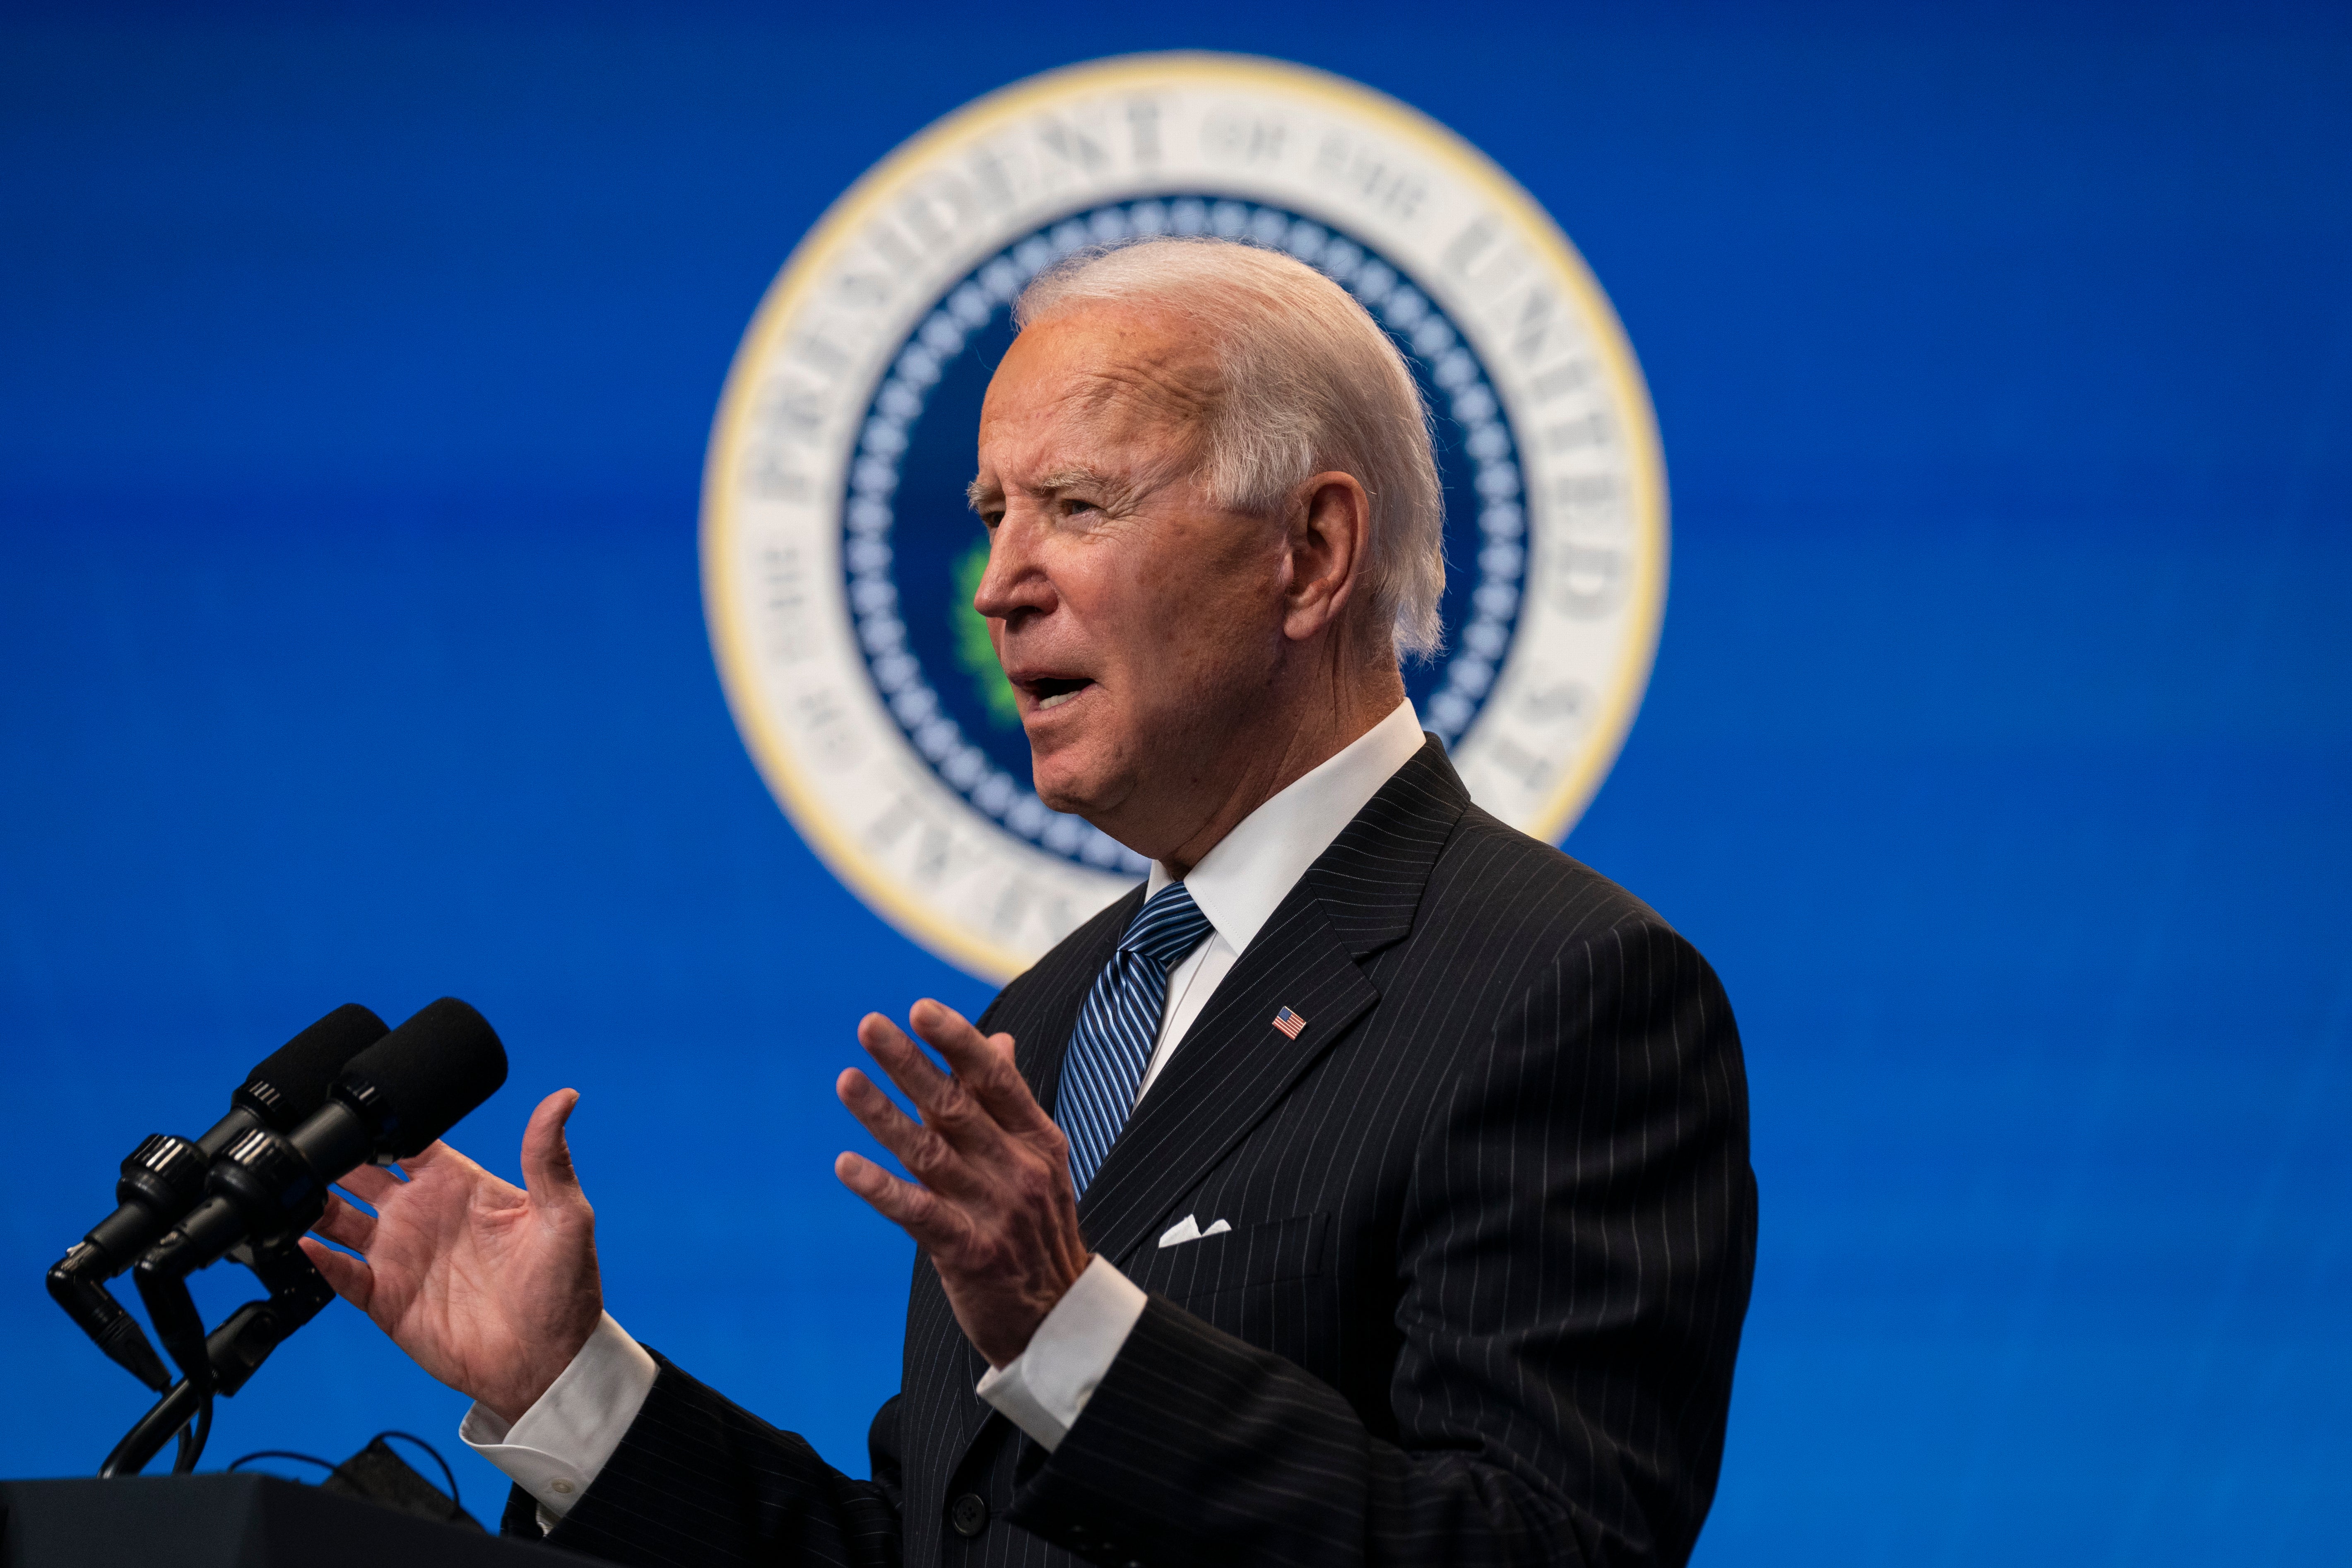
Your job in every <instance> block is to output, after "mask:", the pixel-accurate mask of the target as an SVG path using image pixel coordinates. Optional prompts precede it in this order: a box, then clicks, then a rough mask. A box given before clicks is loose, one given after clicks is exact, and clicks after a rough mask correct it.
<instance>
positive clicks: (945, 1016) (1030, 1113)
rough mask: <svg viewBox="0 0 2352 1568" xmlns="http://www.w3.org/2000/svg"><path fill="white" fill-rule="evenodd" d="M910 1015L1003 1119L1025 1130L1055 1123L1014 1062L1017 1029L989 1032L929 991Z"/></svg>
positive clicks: (1000, 1120)
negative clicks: (1014, 1037)
mask: <svg viewBox="0 0 2352 1568" xmlns="http://www.w3.org/2000/svg"><path fill="white" fill-rule="evenodd" d="M908 1022H909V1023H911V1024H913V1025H914V1026H915V1032H916V1033H917V1034H919V1035H921V1036H922V1037H923V1039H924V1040H928V1041H929V1043H930V1044H931V1046H932V1047H933V1048H934V1049H935V1050H937V1051H939V1053H940V1055H941V1056H944V1057H946V1058H947V1060H948V1065H949V1066H950V1067H952V1068H954V1069H955V1075H956V1078H957V1079H958V1080H959V1081H960V1082H962V1083H963V1084H964V1085H965V1086H966V1087H967V1088H968V1089H969V1090H970V1091H971V1095H972V1097H973V1098H974V1099H975V1100H977V1101H979V1102H980V1104H981V1106H982V1109H984V1110H985V1111H987V1113H989V1115H990V1116H991V1117H992V1118H993V1119H994V1120H995V1122H996V1124H997V1125H999V1126H1001V1127H1003V1129H1004V1130H1005V1131H1007V1132H1009V1133H1018V1134H1024V1135H1025V1134H1034V1133H1038V1132H1041V1131H1043V1130H1044V1129H1045V1128H1049V1127H1051V1126H1052V1125H1053V1124H1054V1119H1053V1118H1052V1117H1051V1116H1048V1115H1046V1114H1045V1107H1044V1106H1042V1105H1040V1104H1038V1103H1037V1097H1036V1096H1035V1095H1034V1094H1032V1093H1030V1092H1029V1085H1028V1084H1027V1083H1026V1082H1024V1081H1023V1080H1022V1077H1021V1070H1020V1069H1019V1068H1018V1067H1017V1066H1015V1065H1014V1064H1013V1037H1012V1036H1011V1035H1009V1034H993V1035H983V1034H982V1033H981V1032H980V1030H978V1029H976V1028H974V1027H973V1026H972V1025H971V1023H970V1022H969V1021H967V1020H966V1019H965V1018H964V1016H963V1015H962V1014H961V1013H960V1012H958V1011H956V1010H955V1009H953V1008H951V1007H948V1006H947V1005H945V1004H944V1003H940V1002H935V1001H933V1000H931V999H930V998H928V997H926V998H923V999H922V1000H921V1001H919V1002H917V1003H916V1004H915V1006H914V1008H913V1009H912V1010H911V1011H910V1012H909V1013H908Z"/></svg>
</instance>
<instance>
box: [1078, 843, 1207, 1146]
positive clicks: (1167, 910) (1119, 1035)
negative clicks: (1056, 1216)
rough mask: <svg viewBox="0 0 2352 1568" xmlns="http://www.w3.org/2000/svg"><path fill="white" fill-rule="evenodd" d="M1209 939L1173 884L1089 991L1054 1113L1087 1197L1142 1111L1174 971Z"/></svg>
mask: <svg viewBox="0 0 2352 1568" xmlns="http://www.w3.org/2000/svg"><path fill="white" fill-rule="evenodd" d="M1208 934H1209V917H1208V916H1207V915H1203V914H1202V913H1201V906H1200V905H1199V904H1194V903H1193V902H1192V894H1189V893H1187V892H1185V891H1184V884H1183V883H1181V882H1171V883H1169V884H1168V885H1167V886H1166V887H1163V888H1161V889H1160V891H1159V892H1158V893H1155V894H1152V895H1151V897H1150V900H1148V901H1147V902H1146V903H1145V904H1144V905H1143V907H1142V908H1141V909H1139V910H1138V911H1137V912H1136V915H1135V919H1134V920H1133V921H1132V922H1131V923H1129V925H1128V928H1127V935H1126V936H1122V937H1120V938H1119V943H1118V952H1116V953H1114V954H1112V955H1111V956H1110V962H1109V963H1108V964H1105V965H1104V966H1103V969H1102V973H1101V974H1099V975H1097V976H1096V977H1095V987H1094V989H1093V990H1091V991H1088V992H1087V1005H1086V1006H1085V1007H1084V1008H1082V1009H1079V1011H1078V1027H1077V1030H1076V1032H1074V1033H1073V1034H1072V1035H1071V1036H1070V1049H1069V1051H1068V1053H1067V1054H1066V1056H1065V1057H1064V1059H1063V1062H1062V1087H1061V1092H1060V1093H1059V1095H1058V1096H1056V1100H1055V1107H1054V1119H1055V1121H1057V1122H1059V1123H1061V1124H1062V1131H1063V1133H1064V1134H1066V1136H1067V1137H1068V1138H1069V1140H1070V1185H1071V1186H1074V1187H1076V1189H1077V1190H1078V1191H1079V1192H1081V1193H1083V1192H1085V1191H1086V1190H1087V1183H1088V1182H1090V1181H1092V1180H1093V1179H1094V1175H1095V1172H1097V1171H1098V1170H1100V1169H1101V1168H1102V1163H1103V1156H1104V1155H1108V1154H1109V1153H1110V1145H1111V1143H1112V1141H1113V1140H1114V1139H1116V1138H1117V1137H1118V1130H1119V1129H1120V1128H1121V1127H1124V1126H1126V1125H1127V1116H1128V1113H1129V1112H1130V1111H1132V1110H1134V1109H1135V1094H1136V1091H1137V1090H1138V1089H1139V1088H1140V1087H1142V1084H1143V1070H1144V1068H1145V1067H1146V1066H1148V1065H1149V1064H1150V1061H1151V1048H1152V1047H1153V1046H1154V1045H1156V1044H1158V1043H1159V1040H1160V1015H1161V1014H1162V1013H1164V1012H1165V1011H1167V1009H1168V971H1169V970H1170V969H1171V968H1173V967H1175V965H1176V962H1177V960H1178V959H1180V958H1181V957H1183V956H1184V955H1185V954H1187V953H1190V952H1191V951H1192V949H1193V948H1195V947H1197V946H1200V945H1201V938H1202V937H1203V936H1207V935H1208Z"/></svg>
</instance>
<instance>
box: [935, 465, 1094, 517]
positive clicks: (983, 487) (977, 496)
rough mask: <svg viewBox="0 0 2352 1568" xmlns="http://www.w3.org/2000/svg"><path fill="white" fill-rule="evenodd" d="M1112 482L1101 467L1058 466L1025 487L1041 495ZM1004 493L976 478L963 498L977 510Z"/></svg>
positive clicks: (968, 486) (1001, 487) (966, 489)
mask: <svg viewBox="0 0 2352 1568" xmlns="http://www.w3.org/2000/svg"><path fill="white" fill-rule="evenodd" d="M1110 483H1111V480H1110V476H1108V475H1107V474H1105V473H1103V472H1102V471H1101V470H1099V469H1096V468H1056V469H1055V470H1054V471H1053V472H1052V473H1051V474H1047V475H1044V476H1041V477H1040V478H1039V479H1038V481H1037V482H1036V483H1035V484H1034V485H1031V486H1024V488H1027V489H1029V490H1032V491H1034V492H1036V493H1037V494H1040V495H1051V494H1053V493H1054V492H1055V491H1056V490H1075V489H1077V488H1079V487H1080V486H1088V485H1093V486H1108V485H1109V484H1110ZM1002 494H1003V486H998V485H993V484H991V483H990V482H989V481H988V480H986V479H974V480H973V481H972V482H971V484H969V485H967V486H964V490H963V498H964V500H965V502H966V504H968V505H969V506H970V507H971V509H972V510H973V511H975V512H976V511H978V510H980V508H981V507H982V504H983V503H985V502H987V501H990V500H992V499H994V498H995V497H998V496H1001V495H1002Z"/></svg>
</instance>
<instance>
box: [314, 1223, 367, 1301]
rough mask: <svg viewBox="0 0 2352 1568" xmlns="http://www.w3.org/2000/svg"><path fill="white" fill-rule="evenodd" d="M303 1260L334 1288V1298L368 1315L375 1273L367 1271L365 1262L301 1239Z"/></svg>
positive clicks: (315, 1242) (318, 1243)
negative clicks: (308, 1261)
mask: <svg viewBox="0 0 2352 1568" xmlns="http://www.w3.org/2000/svg"><path fill="white" fill-rule="evenodd" d="M302 1256H304V1257H305V1258H308V1259H309V1260H310V1262H311V1264H312V1266H313V1267H315V1268H316V1269H317V1270H319V1272H320V1274H322V1275H324V1276H325V1277H326V1281H327V1283H328V1284H330V1285H332V1286H333V1287H334V1288H335V1294H337V1295H339V1296H341V1297H342V1299H343V1300H345V1301H349V1302H351V1304H352V1305H353V1306H355V1307H357V1308H358V1309H359V1310H360V1311H362V1312H365V1311H367V1309H368V1302H369V1301H372V1300H373V1299H374V1296H375V1270H373V1269H371V1268H369V1267H368V1265H367V1260H365V1259H363V1258H353V1257H352V1256H351V1255H349V1254H348V1253H343V1252H338V1251H336V1250H335V1249H332V1248H331V1247H327V1246H325V1245H322V1244H321V1243H320V1242H318V1241H315V1240H313V1239H310V1237H308V1236H305V1237H304V1238H302Z"/></svg>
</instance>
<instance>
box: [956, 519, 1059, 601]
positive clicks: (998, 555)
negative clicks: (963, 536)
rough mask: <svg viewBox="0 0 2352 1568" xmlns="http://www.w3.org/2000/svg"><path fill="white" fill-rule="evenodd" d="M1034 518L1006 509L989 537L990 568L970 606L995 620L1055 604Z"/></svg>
mask: <svg viewBox="0 0 2352 1568" xmlns="http://www.w3.org/2000/svg"><path fill="white" fill-rule="evenodd" d="M1038 544H1039V529H1038V528H1037V527H1036V526H1035V522H1034V519H1032V518H1029V517H1024V516H1022V515H1021V514H1020V513H1018V512H1007V513H1006V514H1005V515H1004V517H1003V519H1002V520H1001V521H999V522H998V523H997V525H996V528H995V531H994V532H992V533H991V534H990V535H989V538H988V570H986V571H984V572H982V573H981V577H980V588H979V590H978V591H976V592H974V593H973V594H972V596H971V607H972V608H973V609H974V610H977V611H979V612H981V613H982V615H985V616H987V617H988V618H989V619H990V620H992V621H1003V622H1007V623H1008V624H1009V623H1012V622H1017V621H1019V620H1021V619H1023V618H1024V617H1025V616H1026V615H1027V614H1029V613H1032V612H1042V611H1045V610H1050V609H1052V608H1053V606H1054V585H1053V580H1052V579H1051V578H1050V577H1048V576H1047V574H1046V571H1045V562H1044V561H1043V560H1042V559H1040V552H1039V550H1038V549H1037V546H1038Z"/></svg>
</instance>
